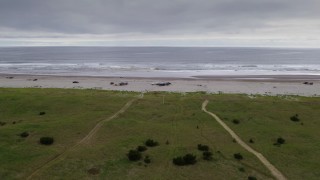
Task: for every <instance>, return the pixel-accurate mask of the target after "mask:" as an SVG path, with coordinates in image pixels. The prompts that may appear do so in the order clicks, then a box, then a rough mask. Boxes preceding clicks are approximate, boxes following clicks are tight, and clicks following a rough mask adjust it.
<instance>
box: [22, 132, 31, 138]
mask: <svg viewBox="0 0 320 180" xmlns="http://www.w3.org/2000/svg"><path fill="white" fill-rule="evenodd" d="M28 136H29V133H28V132H26V131H25V132H23V133H21V134H20V137H23V138H25V137H28Z"/></svg>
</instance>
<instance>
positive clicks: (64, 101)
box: [0, 88, 320, 180]
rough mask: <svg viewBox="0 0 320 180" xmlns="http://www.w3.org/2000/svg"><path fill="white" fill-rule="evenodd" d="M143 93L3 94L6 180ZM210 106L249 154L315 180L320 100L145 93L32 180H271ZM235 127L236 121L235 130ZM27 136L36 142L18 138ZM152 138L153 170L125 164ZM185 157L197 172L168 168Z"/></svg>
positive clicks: (1, 173)
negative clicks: (207, 153) (44, 141)
mask: <svg viewBox="0 0 320 180" xmlns="http://www.w3.org/2000/svg"><path fill="white" fill-rule="evenodd" d="M138 95H139V94H138V93H132V92H120V91H119V92H113V91H99V90H72V89H4V88H1V89H0V122H1V124H2V126H0V179H26V178H27V177H28V176H29V175H30V174H32V173H33V172H34V171H35V170H36V169H38V168H40V167H41V166H43V165H44V164H46V162H48V161H50V160H51V159H53V158H55V157H57V156H58V155H59V154H61V153H62V152H65V151H66V150H68V149H70V147H72V146H74V145H75V144H76V143H77V142H78V141H80V140H81V139H82V138H83V137H85V136H86V135H87V134H88V133H89V131H90V130H91V129H92V128H93V127H94V126H95V125H96V124H97V123H98V122H99V121H101V120H104V119H107V118H108V117H110V116H112V115H113V114H114V113H116V112H117V111H118V110H119V109H121V108H122V107H123V106H124V105H125V104H126V103H127V102H128V101H129V100H131V99H133V98H137V96H138ZM204 99H209V100H210V103H209V105H208V107H207V109H208V110H209V111H211V112H214V113H216V114H217V115H219V116H220V117H221V118H222V119H223V120H224V121H225V122H226V123H227V124H228V125H229V126H230V127H231V128H232V129H233V130H234V131H235V132H236V133H238V135H239V136H240V137H241V138H242V139H243V140H244V141H246V142H248V141H249V139H250V138H252V139H253V140H254V143H253V144H251V143H249V144H250V146H251V147H253V148H254V149H255V150H257V151H259V152H261V153H262V154H263V155H264V156H265V157H266V158H267V159H268V160H269V161H270V162H271V163H272V164H274V165H275V166H276V167H277V168H278V169H279V170H280V171H281V172H282V173H283V174H284V175H285V176H286V177H287V178H288V179H308V180H309V179H318V177H319V176H320V173H319V171H318V170H317V169H318V167H320V157H319V154H320V131H319V127H320V121H319V117H320V98H315V97H312V98H311V97H310V98H307V97H264V96H255V97H248V96H246V95H224V94H221V95H208V94H204V93H187V94H179V93H147V94H145V95H144V97H143V98H142V99H137V100H136V101H135V102H134V103H133V104H132V105H131V106H130V107H129V109H127V111H125V112H124V113H123V114H121V115H120V116H119V117H117V118H115V119H112V120H111V121H108V122H106V123H105V124H103V126H102V127H101V129H99V131H97V133H96V134H95V135H94V136H93V137H92V138H91V139H90V141H89V142H88V143H84V144H81V145H80V146H78V147H77V148H76V149H74V150H71V151H68V152H67V153H66V154H65V155H64V156H63V157H61V158H60V159H59V160H57V161H55V162H54V163H52V164H50V166H47V167H45V168H42V169H40V170H39V172H38V173H36V174H35V175H34V176H32V179H119V180H120V179H235V180H236V179H237V180H238V179H247V177H248V176H254V177H256V178H257V179H273V176H272V175H271V173H270V172H269V171H268V170H267V169H266V168H265V167H264V166H263V165H262V164H261V163H260V161H258V159H257V158H256V157H255V156H253V155H252V154H250V153H249V152H246V151H245V150H244V149H243V148H242V147H241V146H240V145H238V144H237V143H235V142H233V140H232V138H231V137H230V135H229V134H228V133H227V132H226V131H225V130H224V129H223V128H222V127H221V126H220V125H219V124H218V123H217V122H216V121H215V120H214V119H213V118H212V117H210V116H209V115H208V114H206V113H204V112H202V111H201V104H202V102H203V101H204ZM163 100H164V103H163ZM39 112H46V114H45V115H42V116H41V115H39ZM294 114H299V118H300V121H299V122H293V121H291V120H290V117H291V116H293V115H294ZM233 119H238V120H239V121H240V123H239V124H234V123H233V122H232V121H233ZM25 131H27V132H29V134H30V135H29V136H28V137H26V138H22V137H20V136H19V134H20V133H22V132H25ZM42 136H51V137H53V138H54V140H55V142H54V143H53V144H52V145H49V146H45V145H41V144H40V143H39V138H40V137H42ZM278 137H282V138H284V139H285V140H286V142H285V144H283V145H281V146H275V145H273V144H274V143H275V141H276V139H277V138H278ZM149 138H151V139H154V140H156V141H158V142H159V143H160V145H159V146H157V147H150V148H148V150H147V151H145V152H143V153H142V154H143V156H146V155H148V156H149V157H150V159H151V163H150V164H145V163H144V162H143V161H138V162H131V161H129V160H128V158H127V156H126V154H127V152H128V151H129V150H130V149H135V148H136V147H137V146H138V145H143V144H144V141H145V140H146V139H149ZM166 142H169V143H166ZM198 144H206V145H208V146H209V147H210V149H211V151H212V152H213V160H212V161H205V160H203V159H202V153H201V152H200V151H198V150H197V145H198ZM187 153H192V154H194V155H196V156H197V163H196V164H195V165H190V166H176V165H174V164H173V163H172V159H173V158H174V157H177V156H181V155H185V154H187ZM234 153H241V154H242V155H243V157H244V159H243V160H241V161H239V160H236V159H234V157H233V154H234ZM92 168H94V169H95V170H97V172H96V174H95V175H94V174H91V173H89V172H88V170H90V169H92ZM239 168H243V169H244V172H243V171H240V170H239Z"/></svg>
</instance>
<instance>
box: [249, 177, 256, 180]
mask: <svg viewBox="0 0 320 180" xmlns="http://www.w3.org/2000/svg"><path fill="white" fill-rule="evenodd" d="M248 180H257V178H256V177H254V176H249V177H248Z"/></svg>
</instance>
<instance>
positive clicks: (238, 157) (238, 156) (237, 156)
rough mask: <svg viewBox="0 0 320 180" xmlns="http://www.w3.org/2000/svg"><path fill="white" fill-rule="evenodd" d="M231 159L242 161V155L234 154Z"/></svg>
mask: <svg viewBox="0 0 320 180" xmlns="http://www.w3.org/2000/svg"><path fill="white" fill-rule="evenodd" d="M233 157H234V158H235V159H237V160H242V159H243V157H242V155H241V154H240V153H236V154H234V155H233Z"/></svg>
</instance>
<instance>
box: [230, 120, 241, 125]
mask: <svg viewBox="0 0 320 180" xmlns="http://www.w3.org/2000/svg"><path fill="white" fill-rule="evenodd" d="M232 122H233V124H239V123H240V121H239V120H238V119H234V120H232Z"/></svg>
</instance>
